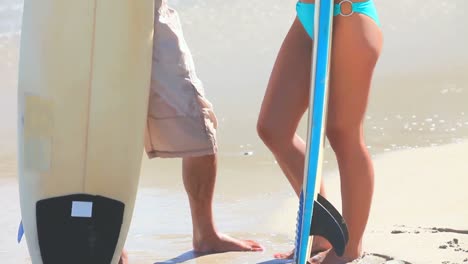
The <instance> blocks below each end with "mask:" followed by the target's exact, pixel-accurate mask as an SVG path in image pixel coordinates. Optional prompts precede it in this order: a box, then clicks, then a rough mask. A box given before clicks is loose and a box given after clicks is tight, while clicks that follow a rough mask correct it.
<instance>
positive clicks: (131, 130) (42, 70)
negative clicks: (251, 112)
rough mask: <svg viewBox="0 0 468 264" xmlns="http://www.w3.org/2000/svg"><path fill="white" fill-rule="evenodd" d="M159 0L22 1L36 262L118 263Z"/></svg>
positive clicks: (23, 98) (28, 208)
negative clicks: (157, 0)
mask: <svg viewBox="0 0 468 264" xmlns="http://www.w3.org/2000/svg"><path fill="white" fill-rule="evenodd" d="M153 14H154V3H153V0H138V1H134V0H75V1H66V0H25V1H24V15H23V16H24V18H23V26H22V35H21V49H20V66H19V83H18V100H19V102H18V107H19V109H18V111H19V114H18V119H19V120H18V141H19V142H18V143H19V144H18V147H19V151H18V153H19V157H18V158H19V187H20V201H21V213H22V217H23V225H24V231H25V235H26V239H27V244H28V249H29V253H30V256H31V259H32V263H33V264H41V263H43V264H55V263H61V264H63V263H80V264H83V263H88V264H89V263H100V264H103V263H117V262H118V259H119V255H120V253H121V250H122V248H123V245H124V243H125V239H126V236H127V231H128V228H129V225H130V220H131V217H132V214H133V207H134V202H135V197H136V192H137V186H138V181H139V173H140V165H141V158H142V153H143V151H142V150H143V139H144V129H145V122H146V113H147V105H148V95H149V84H150V72H151V57H152V43H153V19H154V16H153Z"/></svg>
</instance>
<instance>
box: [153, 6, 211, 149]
mask: <svg viewBox="0 0 468 264" xmlns="http://www.w3.org/2000/svg"><path fill="white" fill-rule="evenodd" d="M155 5H156V7H155V20H154V44H153V45H154V46H153V62H152V70H151V89H150V96H149V107H148V119H147V126H146V131H145V150H146V153H147V154H148V157H149V158H155V157H163V158H172V157H190V156H205V155H210V154H214V153H216V151H217V144H216V128H217V120H216V116H215V114H214V112H213V107H212V105H211V103H210V102H209V101H208V100H207V99H206V98H205V97H204V90H203V86H202V83H201V81H200V80H199V79H198V77H197V75H196V74H195V66H194V63H193V58H192V55H191V54H190V51H189V49H188V46H187V44H186V42H185V40H184V37H183V34H182V28H181V24H180V21H179V17H178V15H177V13H176V11H175V10H173V9H171V8H169V7H168V5H167V0H156V1H155Z"/></svg>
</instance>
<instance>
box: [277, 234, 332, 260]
mask: <svg viewBox="0 0 468 264" xmlns="http://www.w3.org/2000/svg"><path fill="white" fill-rule="evenodd" d="M331 247H332V245H331V244H330V242H328V240H326V239H325V238H323V237H319V236H317V237H315V238H314V242H313V245H312V254H311V256H314V255H316V254H318V253H320V252H324V251H327V250H328V249H330V248H331ZM273 257H274V258H276V259H292V258H294V249H293V250H291V251H288V252H286V253H276V254H274V255H273Z"/></svg>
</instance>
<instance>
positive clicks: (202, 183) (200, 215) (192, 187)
mask: <svg viewBox="0 0 468 264" xmlns="http://www.w3.org/2000/svg"><path fill="white" fill-rule="evenodd" d="M216 161H217V157H216V155H207V156H202V157H187V158H184V159H183V165H182V166H183V178H184V185H185V190H186V191H187V195H188V198H189V202H190V209H191V213H192V224H193V248H194V250H195V251H196V252H200V253H219V252H226V251H262V250H263V248H262V247H261V246H260V244H258V243H257V242H255V241H252V240H239V239H235V238H232V237H229V236H227V235H224V234H221V233H219V232H218V230H217V229H216V226H215V224H214V220H213V207H212V205H213V193H214V187H215V181H216V170H217V162H216Z"/></svg>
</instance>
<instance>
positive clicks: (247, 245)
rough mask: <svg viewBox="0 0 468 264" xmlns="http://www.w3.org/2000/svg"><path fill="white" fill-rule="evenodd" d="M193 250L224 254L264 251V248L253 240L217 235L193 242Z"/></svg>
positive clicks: (202, 252) (203, 252)
mask: <svg viewBox="0 0 468 264" xmlns="http://www.w3.org/2000/svg"><path fill="white" fill-rule="evenodd" d="M193 250H194V251H195V252H197V253H201V254H208V253H222V252H228V251H253V252H258V251H263V247H262V246H261V245H260V244H259V243H257V242H255V241H253V240H240V239H236V238H232V237H230V236H227V235H224V234H217V235H215V236H213V237H212V238H209V239H203V240H199V241H196V240H195V239H194V242H193Z"/></svg>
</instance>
